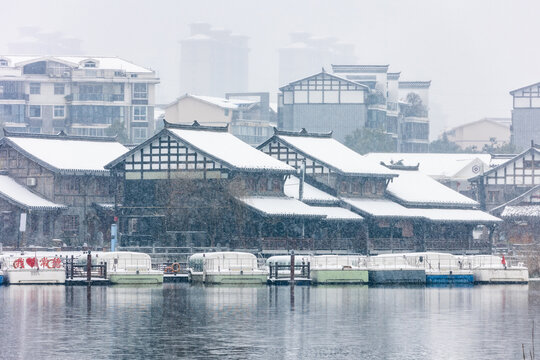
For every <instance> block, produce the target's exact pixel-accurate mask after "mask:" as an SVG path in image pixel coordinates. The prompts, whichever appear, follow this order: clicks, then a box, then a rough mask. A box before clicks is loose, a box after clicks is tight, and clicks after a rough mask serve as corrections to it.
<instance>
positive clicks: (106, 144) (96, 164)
mask: <svg viewBox="0 0 540 360" xmlns="http://www.w3.org/2000/svg"><path fill="white" fill-rule="evenodd" d="M12 135H14V134H11V135H9V134H8V135H6V137H5V138H4V139H5V140H6V141H7V142H8V143H10V144H12V145H14V147H15V148H18V149H19V150H21V151H22V152H24V153H26V154H27V155H29V156H30V157H32V158H33V159H35V160H36V161H38V162H40V163H41V164H42V165H43V166H45V167H48V168H50V169H51V170H53V171H54V170H58V171H61V172H108V170H105V168H104V166H105V165H106V164H107V163H109V162H111V161H112V160H114V159H116V158H117V157H119V156H121V155H123V154H124V153H126V152H127V151H128V148H127V147H125V146H124V145H122V144H120V143H119V142H117V141H110V140H107V139H106V138H104V139H98V138H86V139H85V137H72V136H66V137H62V136H39V135H38V136H25V135H23V136H21V135H19V134H17V135H16V136H12Z"/></svg>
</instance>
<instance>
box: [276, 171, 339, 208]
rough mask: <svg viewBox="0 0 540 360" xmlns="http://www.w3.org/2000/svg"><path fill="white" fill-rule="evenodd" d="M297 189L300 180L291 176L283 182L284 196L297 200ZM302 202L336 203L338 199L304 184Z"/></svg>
mask: <svg viewBox="0 0 540 360" xmlns="http://www.w3.org/2000/svg"><path fill="white" fill-rule="evenodd" d="M299 188H300V179H298V178H297V177H296V176H292V175H291V176H290V177H289V178H288V179H287V180H285V185H284V187H283V191H284V192H285V195H287V196H289V197H292V198H295V199H298V198H299ZM302 201H304V202H306V203H338V202H339V199H338V198H336V197H335V196H332V195H330V194H328V193H325V192H324V191H322V190H319V189H317V188H316V187H314V186H312V185H310V184H308V183H306V182H304V196H303V199H302Z"/></svg>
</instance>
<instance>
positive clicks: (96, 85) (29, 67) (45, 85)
mask: <svg viewBox="0 0 540 360" xmlns="http://www.w3.org/2000/svg"><path fill="white" fill-rule="evenodd" d="M158 83H159V79H158V78H157V77H156V73H155V71H153V70H150V69H147V68H144V67H142V66H139V65H136V64H133V63H131V62H129V61H127V60H124V59H120V58H118V57H84V56H14V55H6V56H3V55H0V122H1V123H3V126H4V127H5V128H6V129H8V130H10V131H16V132H27V133H45V134H51V133H58V132H60V131H65V132H66V133H69V134H73V135H90V136H104V135H111V134H109V133H108V132H107V131H106V130H107V129H108V128H109V127H110V126H111V125H113V124H115V123H119V124H123V127H124V129H125V132H126V137H127V138H128V139H129V140H128V141H129V142H132V143H138V142H141V141H143V140H145V139H146V138H147V137H148V136H150V135H152V134H153V132H154V121H153V119H154V104H155V86H156V85H157V84H158ZM119 127H120V128H121V126H119Z"/></svg>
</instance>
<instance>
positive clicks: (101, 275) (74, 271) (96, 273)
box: [64, 255, 107, 281]
mask: <svg viewBox="0 0 540 360" xmlns="http://www.w3.org/2000/svg"><path fill="white" fill-rule="evenodd" d="M64 267H65V269H66V279H71V280H73V279H84V278H85V279H86V280H88V281H90V280H92V279H93V278H98V279H107V263H104V264H99V265H94V264H92V260H91V258H90V259H89V260H87V262H86V264H82V263H76V261H75V258H74V256H73V255H72V256H71V257H66V258H65V260H64Z"/></svg>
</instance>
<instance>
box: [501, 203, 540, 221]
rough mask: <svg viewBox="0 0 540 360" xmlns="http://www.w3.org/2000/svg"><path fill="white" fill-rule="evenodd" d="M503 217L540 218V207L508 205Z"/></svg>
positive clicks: (502, 214)
mask: <svg viewBox="0 0 540 360" xmlns="http://www.w3.org/2000/svg"><path fill="white" fill-rule="evenodd" d="M501 217H503V218H510V217H540V205H517V206H512V205H507V206H505V208H504V210H503V212H502V213H501Z"/></svg>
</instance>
